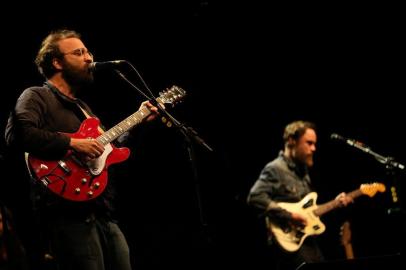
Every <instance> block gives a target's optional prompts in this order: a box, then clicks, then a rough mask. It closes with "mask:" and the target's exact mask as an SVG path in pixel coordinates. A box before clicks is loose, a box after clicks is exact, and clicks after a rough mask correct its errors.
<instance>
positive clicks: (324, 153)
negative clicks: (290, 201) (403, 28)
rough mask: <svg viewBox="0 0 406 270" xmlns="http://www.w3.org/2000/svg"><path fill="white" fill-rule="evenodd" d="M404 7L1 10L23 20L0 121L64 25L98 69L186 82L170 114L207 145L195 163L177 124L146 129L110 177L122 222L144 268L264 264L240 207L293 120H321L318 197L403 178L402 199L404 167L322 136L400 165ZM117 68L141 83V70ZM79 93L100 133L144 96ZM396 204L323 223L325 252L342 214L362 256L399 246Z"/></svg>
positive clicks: (384, 200) (335, 244)
mask: <svg viewBox="0 0 406 270" xmlns="http://www.w3.org/2000/svg"><path fill="white" fill-rule="evenodd" d="M96 5H97V7H96ZM397 10H398V9H397V7H391V6H371V5H370V6H339V5H337V6H333V5H330V6H327V5H326V6H317V7H316V6H294V5H292V6H284V7H281V6H275V5H265V4H256V3H248V2H242V3H239V4H235V3H228V4H226V3H222V4H219V3H214V2H213V1H197V0H194V1H187V2H186V1H185V2H181V1H171V2H169V1H168V2H163V3H160V2H158V1H152V2H151V1H148V2H147V1H137V2H136V3H131V4H130V3H126V4H124V3H120V1H115V2H114V3H108V4H103V3H97V4H96V3H94V4H90V3H88V4H85V3H79V2H78V3H69V4H65V5H64V6H63V7H58V9H57V10H54V11H50V12H49V11H47V12H45V11H43V9H42V7H40V6H36V7H32V8H30V9H26V8H25V9H21V8H20V7H17V6H16V7H14V8H11V9H10V10H3V11H2V13H8V12H10V14H13V16H12V17H13V18H14V19H12V20H10V19H6V18H5V16H2V17H1V19H0V22H1V26H0V29H1V30H2V35H3V41H2V45H1V46H2V60H3V61H2V65H3V67H2V71H1V77H2V82H3V84H2V85H3V89H2V94H1V95H2V98H1V123H2V127H3V126H4V125H5V121H6V117H7V113H8V110H9V109H10V108H11V107H12V106H13V104H14V102H15V99H16V97H17V96H18V95H19V94H20V93H21V91H22V90H23V89H24V88H25V87H28V86H31V85H35V84H41V83H42V78H41V77H40V75H38V73H37V71H36V69H35V66H34V64H33V59H34V57H35V54H36V52H37V49H38V46H39V43H40V41H41V40H42V38H43V37H45V36H46V34H47V33H48V32H49V31H50V30H52V29H55V28H60V27H68V28H72V29H75V30H77V31H78V32H80V33H82V35H83V40H84V41H85V43H86V45H87V47H88V48H89V49H90V50H92V51H93V53H94V54H95V56H96V59H95V60H96V61H107V60H115V59H125V60H128V61H130V62H131V63H133V65H134V66H135V67H136V68H137V69H138V71H139V72H140V73H141V74H142V76H143V78H144V80H145V81H146V82H147V84H148V85H149V87H150V88H151V89H152V90H153V92H154V93H155V94H157V93H158V92H159V91H161V90H163V89H165V88H167V87H170V86H171V85H173V84H175V85H178V86H180V87H182V88H184V89H185V90H186V92H187V97H186V98H185V100H184V102H183V103H181V104H178V105H176V107H175V108H173V109H170V111H171V112H172V113H173V114H174V116H175V117H176V118H177V119H179V120H180V121H182V122H183V123H185V124H186V125H188V126H191V127H193V128H194V129H195V130H196V131H197V132H198V133H199V135H200V136H201V137H202V138H203V139H204V140H205V141H206V142H207V143H208V144H209V145H210V146H211V147H212V148H213V149H214V151H213V152H209V151H206V149H204V148H203V147H201V146H200V145H198V144H196V143H193V147H194V150H195V163H194V166H192V165H191V163H190V162H189V161H188V152H187V148H186V147H185V146H186V143H185V140H184V138H183V136H182V135H181V134H180V133H179V132H178V131H177V130H176V129H174V128H167V127H165V126H164V125H162V124H161V123H160V122H159V121H157V122H156V123H151V124H148V125H146V127H139V128H138V127H137V129H138V130H137V132H135V134H136V136H135V138H134V139H133V140H132V141H131V143H130V147H131V149H132V155H131V157H130V159H129V160H128V161H127V162H125V163H123V164H119V165H117V168H116V169H117V171H118V172H119V173H120V174H121V175H122V180H121V181H120V182H119V183H118V185H119V192H120V198H119V209H120V210H119V214H120V218H121V221H122V227H123V229H124V230H125V231H126V234H127V235H128V238H129V242H130V246H131V248H132V252H133V255H134V258H135V259H134V261H135V264H136V265H138V266H139V267H145V268H149V267H158V266H168V265H174V266H177V265H182V264H184V265H189V264H188V262H189V261H193V262H194V265H190V266H199V265H200V266H201V265H206V264H207V265H211V266H212V265H214V262H215V261H216V263H221V264H224V265H225V266H227V265H230V266H231V265H232V266H237V265H241V264H252V263H254V264H255V263H256V262H262V261H263V260H266V257H265V255H264V253H265V249H264V246H265V244H264V233H265V232H264V229H263V226H262V225H263V224H262V223H260V222H259V221H258V220H257V219H256V217H255V215H254V213H253V212H252V210H251V209H249V208H248V207H247V206H246V204H245V198H246V196H247V192H248V190H249V188H250V187H251V185H252V184H253V182H254V181H255V180H256V177H257V176H258V174H259V172H260V170H261V169H262V167H263V166H264V165H265V163H266V162H268V161H269V160H270V159H272V158H274V157H275V156H276V154H277V153H278V151H279V150H280V148H281V146H282V141H281V134H282V129H283V127H284V125H285V124H286V123H288V122H290V121H292V120H296V119H306V120H311V121H314V122H315V123H317V125H318V129H319V145H318V154H317V156H316V166H315V168H314V170H313V171H312V173H313V179H314V182H315V185H316V187H317V189H318V191H319V199H318V201H319V202H324V201H327V200H330V199H332V198H334V197H335V196H336V195H337V194H338V193H339V192H341V191H351V190H353V189H356V188H358V187H359V185H360V184H362V183H366V182H375V181H379V182H383V183H385V184H386V185H387V188H388V189H390V187H391V186H392V185H393V184H394V182H397V183H398V185H397V192H398V193H399V194H398V195H399V197H400V198H402V196H401V186H402V184H403V181H405V179H404V178H405V177H404V173H403V172H396V173H395V175H388V170H387V169H386V168H385V166H384V165H383V164H381V163H379V162H377V161H376V160H375V159H374V158H373V157H372V156H371V155H369V154H367V153H363V152H361V151H360V150H358V149H355V148H352V147H350V146H348V145H346V144H344V143H341V142H337V141H331V140H330V139H329V137H330V134H331V133H333V132H337V133H339V134H341V135H344V136H346V137H349V138H354V139H357V140H359V141H362V142H364V143H365V144H366V145H368V146H370V147H371V149H372V150H374V151H375V152H377V153H379V154H381V155H384V156H392V157H394V158H395V159H396V160H397V161H399V162H401V163H403V164H404V163H406V158H405V156H404V151H403V149H404V147H405V140H404V138H403V135H404V134H403V132H402V130H403V127H402V124H403V118H404V117H403V107H404V105H403V99H402V98H400V96H401V95H402V94H401V91H402V90H403V89H404V84H403V81H401V78H402V77H401V70H403V69H402V68H401V65H400V63H401V61H402V59H404V53H403V50H401V47H403V46H402V45H403V41H401V40H402V39H401V37H400V36H401V34H400V33H399V30H400V27H399V25H400V22H401V17H400V16H399V14H398V11H397ZM123 72H126V74H128V76H129V77H130V78H131V79H132V80H133V81H134V82H135V83H136V85H138V86H140V85H141V83H140V81H139V80H137V78H136V76H135V73H133V72H131V71H129V70H124V71H123ZM96 89H97V90H96ZM83 98H84V99H86V101H87V102H88V103H89V104H90V105H91V106H92V107H93V108H94V111H95V112H96V113H97V114H98V115H99V117H100V118H101V119H102V120H103V122H104V124H105V125H106V126H112V125H114V124H116V123H118V122H119V121H121V120H122V119H124V118H125V117H126V116H128V115H129V114H131V113H132V112H134V111H135V110H136V109H137V108H138V106H139V103H140V102H141V101H142V100H143V97H142V96H140V95H139V94H138V93H137V92H135V91H133V89H131V88H130V87H129V86H128V85H127V84H126V83H125V82H123V81H122V80H120V79H119V78H118V77H117V76H116V75H115V74H114V73H112V72H109V71H108V70H107V71H104V72H103V73H101V74H99V75H98V77H97V87H96V88H95V89H94V90H93V91H92V92H90V93H85V94H84V97H83ZM2 129H4V128H2ZM193 167H194V168H195V169H196V172H197V177H194V173H193V169H192V168H193ZM12 175H13V168H4V169H3V174H2V177H1V178H2V194H7V186H8V185H12V184H13V183H14V182H13V181H15V179H13V177H12ZM198 194H199V195H198ZM2 196H5V197H7V198H8V197H12V196H10V194H7V195H2ZM199 199H200V201H201V203H200V204H199ZM396 207H398V205H396V204H393V203H392V202H391V193H390V192H386V193H384V194H377V195H376V196H375V197H374V198H367V197H362V198H359V199H358V200H357V202H356V203H355V204H354V205H352V206H351V207H350V208H347V209H340V210H338V211H336V212H335V213H330V214H328V215H326V216H325V217H323V218H322V219H323V221H324V223H325V224H326V225H327V231H326V232H325V233H324V234H323V235H322V236H320V238H321V240H322V242H323V245H325V247H326V248H325V250H326V253H327V256H328V257H329V258H331V259H337V258H343V256H344V254H343V249H342V247H341V246H340V240H339V239H340V238H339V227H340V225H341V223H342V222H343V221H344V220H349V221H350V222H351V224H352V228H353V245H354V251H355V255H356V256H360V257H362V256H365V257H368V256H380V255H385V254H394V253H397V252H399V251H400V250H401V249H402V247H403V243H402V240H403V238H404V232H403V230H404V229H403V227H404V226H403V225H404V221H403V218H402V215H401V214H399V213H395V214H388V210H389V209H393V208H396ZM202 219H203V220H204V224H205V225H202ZM192 259H193V260H192Z"/></svg>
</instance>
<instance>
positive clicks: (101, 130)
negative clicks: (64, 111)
mask: <svg viewBox="0 0 406 270" xmlns="http://www.w3.org/2000/svg"><path fill="white" fill-rule="evenodd" d="M79 103H80V101H79V102H78V103H76V104H77V105H78V107H79V109H80V110H81V111H82V112H83V114H84V115H85V116H86V118H91V117H92V116H90V114H89V113H88V112H87V111H86V110H85V109H83V107H82V106H81V105H80V104H79ZM97 129H98V130H99V131H100V133H104V130H103V129H102V128H101V127H100V125H99V126H98V127H97Z"/></svg>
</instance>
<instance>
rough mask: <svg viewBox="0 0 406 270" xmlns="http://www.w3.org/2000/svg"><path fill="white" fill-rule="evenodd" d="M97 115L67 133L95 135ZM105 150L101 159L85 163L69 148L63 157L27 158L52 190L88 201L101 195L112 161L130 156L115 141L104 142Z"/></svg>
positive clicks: (127, 151)
mask: <svg viewBox="0 0 406 270" xmlns="http://www.w3.org/2000/svg"><path fill="white" fill-rule="evenodd" d="M99 123H100V121H99V120H98V119H96V118H88V119H86V120H84V121H83V122H82V124H81V126H80V128H79V130H78V131H77V132H76V133H71V134H66V135H68V136H69V137H71V138H78V139H84V138H94V139H96V138H97V137H98V136H99V135H101V132H100V131H99ZM104 147H105V151H104V152H103V154H102V155H101V156H100V157H98V158H97V159H93V160H91V161H88V162H85V161H84V160H83V159H82V158H81V157H80V156H79V155H78V154H77V153H75V152H74V151H71V150H70V151H68V152H67V153H66V155H65V156H64V157H63V158H62V159H60V160H42V159H38V158H36V157H34V156H32V155H29V156H28V158H27V165H28V167H29V170H30V172H31V175H32V176H33V177H34V178H36V179H37V180H38V181H41V182H42V183H43V184H44V185H45V186H47V188H48V189H49V190H51V191H52V192H54V193H56V194H57V195H59V196H61V197H63V198H65V199H68V200H72V201H86V200H90V199H94V198H96V197H98V196H99V195H100V194H101V193H102V192H103V191H104V189H105V188H106V186H107V183H108V172H107V169H108V167H109V166H110V165H111V164H114V163H119V162H123V161H124V160H126V159H128V157H129V155H130V150H129V149H128V148H125V147H124V148H116V147H115V146H114V145H112V144H111V143H108V144H106V145H104Z"/></svg>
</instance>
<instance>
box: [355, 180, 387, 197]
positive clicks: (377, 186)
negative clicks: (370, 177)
mask: <svg viewBox="0 0 406 270" xmlns="http://www.w3.org/2000/svg"><path fill="white" fill-rule="evenodd" d="M360 190H361V192H362V194H365V195H368V196H369V197H373V196H374V195H375V194H376V193H377V192H378V191H379V192H384V191H385V190H386V188H385V185H384V184H382V183H372V184H362V185H361V186H360Z"/></svg>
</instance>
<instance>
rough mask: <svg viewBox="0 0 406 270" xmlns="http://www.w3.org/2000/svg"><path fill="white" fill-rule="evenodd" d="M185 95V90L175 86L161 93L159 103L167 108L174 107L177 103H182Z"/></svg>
mask: <svg viewBox="0 0 406 270" xmlns="http://www.w3.org/2000/svg"><path fill="white" fill-rule="evenodd" d="M185 95H186V91H185V90H183V89H182V88H180V87H179V86H176V85H173V86H172V87H171V88H167V89H166V90H164V91H162V92H160V93H159V97H158V98H157V101H158V102H159V103H162V104H164V105H165V106H167V105H170V106H173V105H175V104H176V103H177V102H179V101H181V100H182V99H183V97H184V96H185Z"/></svg>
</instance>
